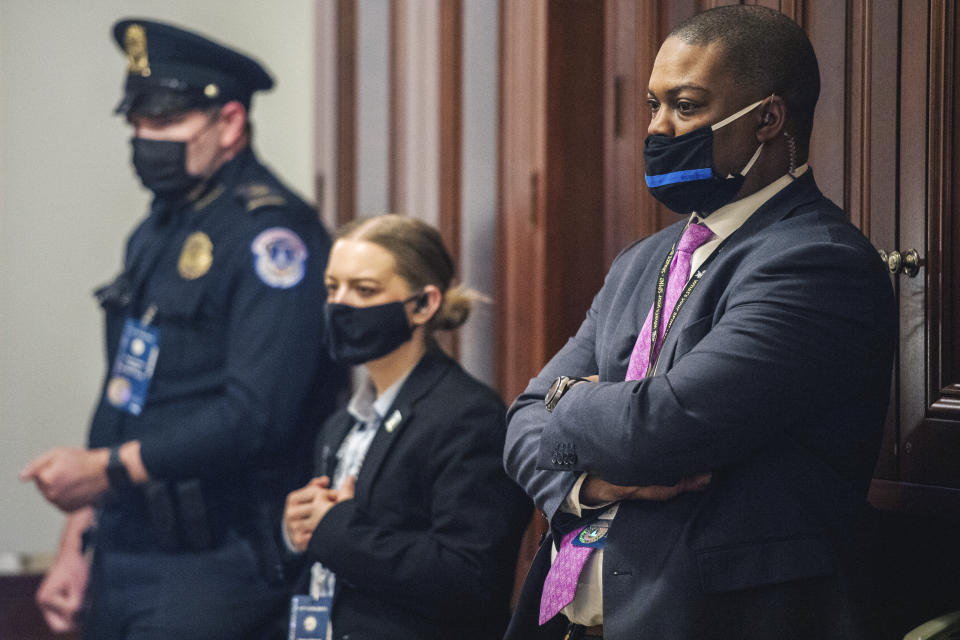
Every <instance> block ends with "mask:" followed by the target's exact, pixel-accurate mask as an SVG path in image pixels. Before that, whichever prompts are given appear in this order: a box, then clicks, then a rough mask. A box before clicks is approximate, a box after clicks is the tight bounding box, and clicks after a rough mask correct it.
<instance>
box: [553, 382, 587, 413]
mask: <svg viewBox="0 0 960 640" xmlns="http://www.w3.org/2000/svg"><path fill="white" fill-rule="evenodd" d="M578 382H588V380H587V379H586V378H576V377H572V376H560V377H558V378H557V379H556V380H554V381H553V384H551V385H550V389H549V390H548V391H547V395H546V396H544V398H543V406H544V407H545V408H546V409H547V411H553V410H554V408H555V407H556V406H557V403H558V402H560V398H562V397H563V394H565V393H566V392H567V391H568V390H569V389H570V388H571V387H572V386H573V385H575V384H577V383H578Z"/></svg>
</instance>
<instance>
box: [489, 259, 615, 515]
mask: <svg viewBox="0 0 960 640" xmlns="http://www.w3.org/2000/svg"><path fill="white" fill-rule="evenodd" d="M613 271H614V270H611V272H613ZM611 288H613V285H612V284H611V282H610V276H608V278H607V282H606V283H605V284H604V287H603V289H601V291H600V292H599V293H598V294H597V295H596V296H595V297H594V299H593V302H592V304H591V306H590V309H589V310H588V311H587V315H586V318H585V319H584V321H583V324H581V325H580V328H579V330H578V331H577V333H576V335H575V336H574V337H572V338H570V340H568V341H567V344H566V345H564V347H563V348H562V349H561V350H560V351H559V352H557V354H556V355H555V356H554V357H553V358H552V359H551V360H550V362H548V363H547V366H546V367H544V368H543V370H542V371H541V372H540V373H539V374H538V375H537V377H536V378H533V379H532V380H530V383H529V384H528V385H527V388H526V389H525V390H524V391H523V393H522V394H520V396H519V397H517V399H516V400H515V401H514V403H513V405H512V406H511V407H510V409H509V411H508V412H507V439H506V443H505V447H504V453H503V461H504V468H505V469H506V471H507V475H509V476H510V477H511V478H513V479H514V480H515V481H516V482H517V484H519V485H520V486H521V487H523V488H524V490H525V491H526V492H527V495H529V496H530V497H531V498H532V499H533V502H534V504H536V506H537V507H538V508H540V509H541V510H542V511H543V512H544V513H545V514H546V516H547V518H551V519H552V517H553V514H554V513H556V511H557V509H558V508H559V507H560V504H561V503H562V502H563V500H564V498H565V497H566V496H567V494H568V493H569V492H570V489H571V488H572V487H573V485H574V483H575V482H576V479H577V476H578V475H579V474H575V473H569V472H568V473H558V472H557V471H555V470H548V471H544V470H542V469H538V468H537V455H538V451H539V449H540V445H541V441H542V438H543V434H544V430H545V428H546V426H547V424H548V423H549V422H550V419H551V414H550V413H548V412H547V410H546V409H545V408H544V405H543V401H544V396H545V395H546V393H547V391H548V389H549V388H550V385H551V384H552V382H553V380H554V379H555V378H556V377H557V376H560V375H565V376H580V377H587V376H591V375H595V374H597V373H598V365H597V360H596V356H595V349H596V334H597V318H598V316H599V313H600V309H602V308H603V305H604V303H605V298H606V296H607V295H608V293H607V291H608V290H609V289H611ZM578 386H583V385H578Z"/></svg>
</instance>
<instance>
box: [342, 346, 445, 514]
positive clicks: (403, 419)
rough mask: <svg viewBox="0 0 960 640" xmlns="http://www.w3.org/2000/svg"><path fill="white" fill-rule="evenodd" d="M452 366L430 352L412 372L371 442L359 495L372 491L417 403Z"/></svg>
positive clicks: (442, 355)
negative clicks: (384, 462) (388, 455)
mask: <svg viewBox="0 0 960 640" xmlns="http://www.w3.org/2000/svg"><path fill="white" fill-rule="evenodd" d="M450 364H451V361H450V359H449V358H448V357H447V356H446V355H444V354H443V353H442V352H439V351H428V352H427V353H426V355H424V357H423V358H422V359H421V360H420V362H419V363H418V364H417V366H416V367H414V369H413V371H412V372H410V377H409V378H407V380H406V382H404V384H403V386H402V387H401V388H400V393H398V394H397V398H396V400H394V401H393V405H392V406H391V407H390V409H388V410H387V413H386V415H384V417H383V422H382V423H381V424H380V428H379V429H377V434H376V435H375V436H374V437H373V442H371V443H370V449H369V450H368V451H367V456H366V458H364V461H363V467H362V468H361V469H360V477H359V478H357V496H362V495H366V494H367V492H369V491H370V486H371V485H372V483H373V482H374V480H375V479H376V476H377V473H378V472H379V470H380V467H381V466H382V465H383V461H384V460H385V459H386V457H387V453H388V452H389V451H390V449H391V448H392V447H393V446H394V444H395V443H396V442H397V440H398V439H399V438H400V437H401V434H403V433H404V431H405V430H406V429H407V427H408V424H409V422H410V420H411V419H412V418H413V416H414V412H415V405H416V403H417V401H418V400H419V399H420V398H421V397H423V395H424V394H426V393H427V392H428V391H430V389H432V388H433V387H434V386H435V384H436V382H437V381H438V380H439V379H440V378H441V377H442V376H443V374H444V372H445V371H446V370H447V369H448V367H449V366H450Z"/></svg>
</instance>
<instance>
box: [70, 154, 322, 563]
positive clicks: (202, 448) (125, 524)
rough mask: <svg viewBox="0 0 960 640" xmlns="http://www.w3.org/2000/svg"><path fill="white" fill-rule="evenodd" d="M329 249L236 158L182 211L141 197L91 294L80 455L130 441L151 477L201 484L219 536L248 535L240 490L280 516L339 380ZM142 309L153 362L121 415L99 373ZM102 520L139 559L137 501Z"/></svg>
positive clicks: (296, 206) (315, 229) (285, 196)
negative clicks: (329, 334)
mask: <svg viewBox="0 0 960 640" xmlns="http://www.w3.org/2000/svg"><path fill="white" fill-rule="evenodd" d="M329 248H330V238H329V236H328V234H327V232H326V231H325V230H324V228H323V226H322V224H321V223H320V221H319V218H318V216H317V213H316V211H315V210H314V209H313V208H311V207H309V206H308V205H307V204H306V203H304V202H303V201H302V200H301V199H300V198H298V197H297V196H296V195H295V194H294V193H292V192H291V191H290V190H289V189H287V188H286V187H285V186H284V185H283V184H282V183H281V182H280V181H279V180H277V178H276V177H275V176H274V175H273V174H272V173H271V172H270V171H269V170H268V169H267V168H266V167H264V166H263V165H262V164H260V162H259V161H258V160H257V158H256V156H255V155H254V152H253V151H252V149H250V148H246V149H244V150H242V151H240V152H239V153H238V154H237V155H236V156H235V157H234V158H232V159H231V160H230V161H228V162H227V163H226V164H225V165H224V166H223V167H221V168H220V170H219V171H218V172H217V173H216V174H215V175H214V176H213V177H212V178H211V180H210V182H209V186H208V188H207V189H206V190H205V192H204V193H203V194H202V195H201V196H200V197H199V198H197V199H196V200H191V201H185V200H181V201H178V202H167V201H164V200H161V199H159V198H158V199H155V200H154V202H153V205H152V206H151V210H150V214H149V215H148V216H147V218H146V219H144V220H143V221H142V222H141V223H140V225H139V226H138V227H137V228H136V230H135V231H134V232H133V233H132V235H131V236H130V238H129V240H128V243H127V249H126V255H125V258H124V269H123V272H122V273H121V275H120V276H119V277H117V278H116V279H115V280H114V281H113V282H112V283H111V284H110V285H108V286H107V287H104V288H102V289H101V290H99V291H98V298H99V299H100V302H101V305H102V306H103V307H104V309H105V311H106V351H107V375H106V378H105V380H104V384H103V388H102V393H101V399H100V402H99V405H98V407H97V409H96V412H95V414H94V417H93V420H92V423H91V427H90V435H89V445H90V446H91V447H103V446H111V445H115V444H119V443H122V442H126V441H128V440H135V439H136V440H139V441H140V443H141V455H142V457H143V463H144V465H145V467H146V469H147V471H148V472H149V473H150V475H151V477H153V478H155V479H159V480H165V481H187V480H192V479H197V478H199V479H201V480H202V481H203V483H204V495H205V498H206V499H207V500H208V504H210V505H215V506H216V508H217V509H218V510H219V513H218V514H217V516H218V517H222V518H223V519H225V520H227V521H228V523H227V524H228V526H233V527H236V528H238V529H243V528H248V527H246V522H242V521H244V520H245V519H246V518H249V517H252V516H250V515H249V513H250V509H249V506H250V500H249V495H245V489H244V488H243V487H245V484H244V483H250V484H251V485H253V486H254V488H255V489H256V490H261V489H262V490H263V491H265V492H269V493H270V494H271V495H270V496H265V497H264V501H265V503H266V502H267V501H272V500H275V501H276V503H277V504H279V505H282V503H283V495H285V493H286V491H287V490H289V489H290V488H293V487H295V486H300V484H302V483H303V482H304V481H305V480H306V477H307V474H308V472H309V468H310V466H309V463H310V458H309V455H310V453H309V451H303V448H302V447H297V444H298V443H300V442H303V441H304V440H305V439H309V437H310V435H308V432H307V429H308V428H309V427H310V425H316V424H319V423H320V422H321V421H322V420H323V419H324V418H325V417H326V414H327V413H329V409H332V406H333V403H334V395H335V393H334V392H335V389H336V388H337V387H338V386H339V384H340V383H339V380H340V379H341V376H340V375H338V374H337V373H336V372H335V371H334V368H333V367H332V365H331V364H330V361H329V359H328V357H327V354H326V352H325V350H324V349H322V337H323V320H322V318H323V305H324V303H325V299H326V293H325V287H324V284H323V277H324V274H323V270H324V267H325V264H326V258H327V253H328V252H329ZM148 309H154V310H155V313H153V314H152V316H153V317H152V321H151V324H150V326H151V327H152V328H154V329H155V330H156V331H157V332H158V335H159V354H158V358H157V360H156V365H155V369H154V371H153V377H152V380H151V383H150V388H149V391H148V393H147V396H146V401H145V403H144V404H143V408H142V411H141V412H140V413H139V415H133V414H131V413H127V412H125V411H123V410H122V409H121V408H119V407H118V405H117V397H116V394H115V393H112V392H113V389H114V387H112V386H111V382H112V381H113V379H114V377H113V376H112V372H111V369H112V368H113V365H114V361H115V359H116V356H117V351H118V346H119V342H120V336H121V334H122V332H123V327H124V323H125V322H126V321H127V320H128V319H134V320H139V319H141V318H143V316H144V315H145V314H146V313H147V310H148ZM261 471H264V472H268V473H272V474H276V475H278V476H282V478H281V479H280V482H279V483H277V485H276V488H275V489H274V488H271V489H267V488H266V487H267V486H268V484H267V483H265V482H257V481H256V480H254V479H253V475H254V473H259V472H261ZM271 486H272V485H271ZM273 494H276V495H275V496H274V495H273ZM244 499H246V502H244ZM108 510H109V511H110V512H112V514H114V515H116V516H117V519H119V522H117V525H116V526H115V527H112V528H111V533H109V534H108V535H107V537H108V538H118V537H124V536H128V537H129V538H130V539H129V540H128V541H126V542H125V543H124V544H123V545H121V546H129V545H134V546H136V548H141V547H142V546H143V545H146V548H149V547H150V544H152V543H151V542H150V541H149V539H148V538H149V531H150V528H149V527H147V526H144V524H145V522H146V521H148V520H149V517H148V515H147V514H146V513H145V512H144V506H143V505H142V501H141V500H138V499H136V498H135V497H131V499H127V500H123V501H120V502H118V503H116V504H113V505H110V506H109V509H108ZM277 517H279V515H277ZM274 522H275V520H274ZM241 523H242V524H243V526H237V525H238V524H241ZM271 524H272V523H271ZM127 532H129V533H127ZM101 540H103V536H101Z"/></svg>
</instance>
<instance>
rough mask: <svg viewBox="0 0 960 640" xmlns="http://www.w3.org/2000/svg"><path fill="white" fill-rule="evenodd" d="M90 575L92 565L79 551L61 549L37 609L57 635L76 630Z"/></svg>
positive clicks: (38, 593)
mask: <svg viewBox="0 0 960 640" xmlns="http://www.w3.org/2000/svg"><path fill="white" fill-rule="evenodd" d="M89 575H90V565H89V564H88V562H87V559H86V558H85V557H84V556H83V554H82V553H81V551H80V549H79V548H77V549H75V550H68V549H65V548H61V550H60V553H59V554H58V555H57V559H56V560H55V561H54V563H53V565H51V567H50V570H49V571H47V575H46V576H44V578H43V582H41V583H40V588H39V589H37V597H36V600H37V606H38V607H40V611H41V612H42V613H43V617H44V619H45V620H46V621H47V625H48V626H49V627H50V629H51V630H53V631H54V632H56V633H66V632H68V631H76V630H77V613H78V612H79V611H80V606H81V605H82V604H83V595H84V592H85V591H86V589H87V578H88V577H89Z"/></svg>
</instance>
